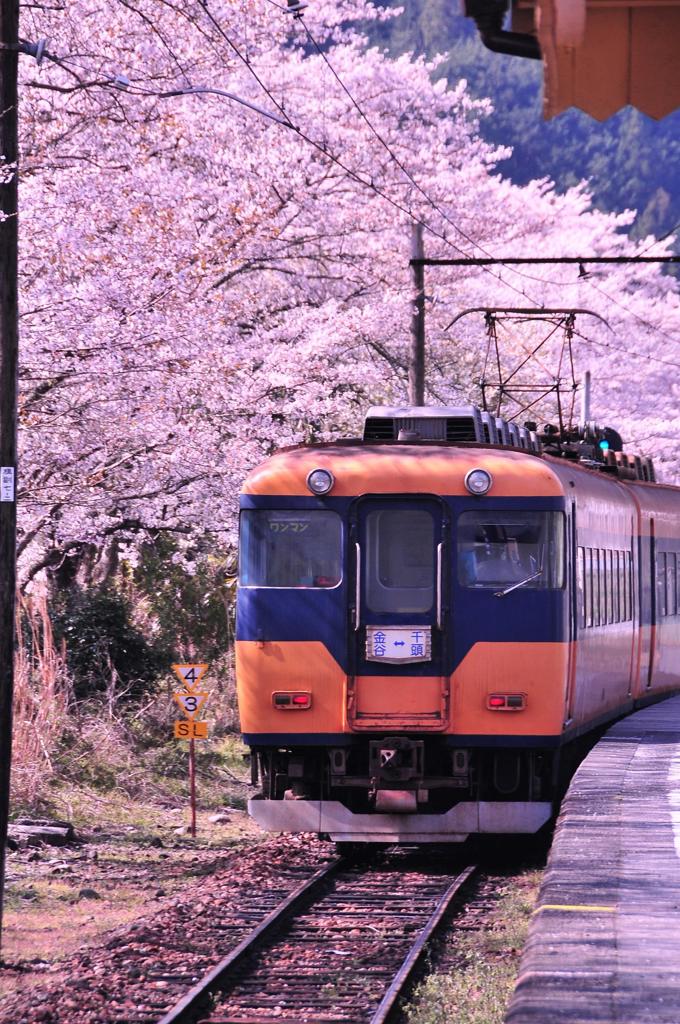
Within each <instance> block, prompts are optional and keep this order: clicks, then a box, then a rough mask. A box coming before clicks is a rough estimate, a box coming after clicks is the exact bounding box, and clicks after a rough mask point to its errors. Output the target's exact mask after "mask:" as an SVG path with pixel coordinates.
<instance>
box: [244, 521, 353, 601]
mask: <svg viewBox="0 0 680 1024" xmlns="http://www.w3.org/2000/svg"><path fill="white" fill-rule="evenodd" d="M239 565H240V583H241V586H243V587H334V586H336V585H337V584H338V583H339V582H340V580H341V578H342V521H341V519H340V516H339V515H338V514H337V513H336V512H330V511H311V510H309V511H308V510H303V509H301V510H299V511H297V510H296V511H293V510H291V511H280V510H278V509H276V510H275V509H249V510H247V511H244V512H242V513H241V543H240V552H239Z"/></svg>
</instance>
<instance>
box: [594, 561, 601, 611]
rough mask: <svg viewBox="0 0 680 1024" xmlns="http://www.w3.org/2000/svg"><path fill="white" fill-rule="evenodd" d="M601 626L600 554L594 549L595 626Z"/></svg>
mask: <svg viewBox="0 0 680 1024" xmlns="http://www.w3.org/2000/svg"><path fill="white" fill-rule="evenodd" d="M599 625H600V552H599V550H598V548H593V626H599Z"/></svg>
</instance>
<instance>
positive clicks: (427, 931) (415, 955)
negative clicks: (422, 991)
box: [370, 864, 477, 1024]
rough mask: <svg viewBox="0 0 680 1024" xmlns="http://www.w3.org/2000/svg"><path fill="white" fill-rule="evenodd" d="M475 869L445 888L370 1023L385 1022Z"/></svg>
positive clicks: (463, 872)
mask: <svg viewBox="0 0 680 1024" xmlns="http://www.w3.org/2000/svg"><path fill="white" fill-rule="evenodd" d="M476 870H477V867H476V865H474V864H471V865H469V866H468V867H466V868H465V869H464V870H463V871H461V873H460V874H459V875H458V877H457V878H456V879H455V880H454V881H453V882H452V884H451V885H450V886H449V888H448V889H447V890H446V892H445V893H444V895H443V896H442V898H441V899H440V901H439V903H438V904H437V906H436V908H435V910H434V912H433V914H432V916H431V917H430V918H429V920H428V922H427V924H426V925H425V927H424V928H423V930H422V931H421V933H420V935H419V936H418V939H417V940H416V942H415V943H414V944H413V946H411V949H410V951H409V953H408V955H407V957H406V959H405V960H404V962H403V963H402V965H401V967H400V968H399V971H398V972H397V974H396V976H395V978H394V981H393V982H392V984H391V985H390V987H389V988H388V990H387V992H386V993H385V995H384V996H383V998H382V1001H381V1003H380V1006H379V1007H378V1009H377V1010H376V1011H375V1013H374V1014H373V1016H372V1017H371V1019H370V1024H385V1021H386V1020H387V1018H388V1017H389V1015H390V1013H391V1011H392V1009H393V1007H394V1004H395V1002H396V1000H397V999H398V998H399V995H400V994H401V992H403V990H404V987H405V986H406V983H407V982H408V980H409V978H410V976H411V974H412V972H413V969H414V968H415V966H416V964H417V963H418V960H419V959H420V957H421V955H422V953H423V950H424V949H425V946H426V945H427V943H428V941H429V940H430V939H431V937H432V935H433V934H434V932H435V931H436V930H437V928H438V927H439V925H440V924H441V921H442V918H443V917H444V914H445V913H446V911H447V910H448V909H449V907H450V905H451V901H452V900H453V898H454V896H456V894H457V893H458V892H460V890H461V888H462V887H463V885H464V884H465V883H466V882H467V880H468V879H469V878H470V877H471V875H473V874H474V873H475V871H476Z"/></svg>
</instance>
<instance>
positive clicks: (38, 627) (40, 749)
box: [12, 597, 68, 806]
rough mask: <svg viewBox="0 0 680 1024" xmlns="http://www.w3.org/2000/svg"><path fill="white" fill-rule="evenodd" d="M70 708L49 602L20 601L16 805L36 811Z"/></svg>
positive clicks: (14, 762)
mask: <svg viewBox="0 0 680 1024" xmlns="http://www.w3.org/2000/svg"><path fill="white" fill-rule="evenodd" d="M67 704H68V681H67V676H66V668H65V660H64V653H63V651H59V650H58V649H57V647H56V645H55V642H54V636H53V633H52V624H51V622H50V617H49V613H48V609H47V601H46V599H45V598H44V597H36V598H20V599H19V602H18V605H17V651H16V658H15V675H14V728H13V734H12V746H13V753H12V803H13V804H14V806H16V805H20V806H21V805H24V806H26V805H32V804H34V803H35V800H36V798H37V796H38V794H39V792H40V791H41V790H42V788H43V787H44V784H45V782H46V781H47V780H48V779H49V778H50V777H52V775H53V774H54V764H53V756H54V751H55V748H56V745H57V743H58V741H59V739H60V737H61V735H62V732H63V729H64V726H65V723H66V712H67Z"/></svg>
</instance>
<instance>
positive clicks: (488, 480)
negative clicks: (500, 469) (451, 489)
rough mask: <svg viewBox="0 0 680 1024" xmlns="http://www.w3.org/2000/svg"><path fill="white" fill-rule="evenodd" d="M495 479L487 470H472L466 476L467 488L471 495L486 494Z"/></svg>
mask: <svg viewBox="0 0 680 1024" xmlns="http://www.w3.org/2000/svg"><path fill="white" fill-rule="evenodd" d="M492 483H493V479H492V477H491V473H487V471H486V470H485V469H471V470H470V472H469V473H467V474H466V476H465V486H466V487H467V489H468V491H469V492H470V494H486V492H487V491H488V490H489V489H490V487H491V484H492Z"/></svg>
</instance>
